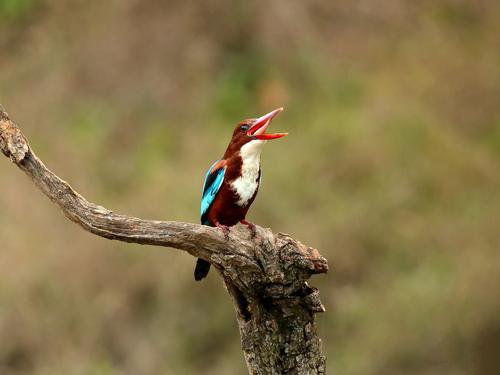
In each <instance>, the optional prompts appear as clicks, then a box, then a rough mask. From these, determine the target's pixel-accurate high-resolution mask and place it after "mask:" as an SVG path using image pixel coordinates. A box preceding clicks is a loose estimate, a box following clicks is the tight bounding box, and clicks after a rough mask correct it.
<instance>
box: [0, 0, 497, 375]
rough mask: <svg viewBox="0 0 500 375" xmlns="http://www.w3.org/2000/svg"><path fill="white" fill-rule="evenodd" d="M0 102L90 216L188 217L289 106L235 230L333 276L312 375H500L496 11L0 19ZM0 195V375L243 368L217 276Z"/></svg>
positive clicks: (208, 10)
mask: <svg viewBox="0 0 500 375" xmlns="http://www.w3.org/2000/svg"><path fill="white" fill-rule="evenodd" d="M0 103H2V104H3V105H4V106H5V107H6V109H7V110H8V112H9V113H10V115H11V117H12V118H13V119H14V120H15V121H16V122H17V123H18V124H20V125H21V127H22V129H23V131H24V132H25V134H26V135H27V137H28V138H29V140H30V141H31V144H32V146H33V147H34V149H35V151H36V152H37V153H38V155H39V156H40V157H41V158H42V160H44V162H45V163H46V164H47V165H48V166H49V168H51V169H53V170H54V171H55V172H56V173H57V174H59V175H60V176H61V177H62V178H64V179H66V180H68V181H69V182H70V183H71V184H72V185H73V187H74V188H75V189H77V190H78V191H80V192H81V193H83V194H84V195H85V196H86V197H87V198H89V199H90V200H92V201H95V202H98V203H99V204H102V205H104V206H106V207H108V208H111V209H113V210H115V211H118V212H123V213H127V214H131V215H135V216H141V217H145V218H152V219H168V220H180V221H190V222H197V221H198V210H199V198H200V189H201V184H202V179H203V176H204V173H205V170H206V168H207V167H208V166H209V165H210V164H211V163H212V161H213V160H216V159H217V158H219V157H220V156H221V155H222V153H223V151H224V149H225V146H226V144H227V142H228V138H229V136H230V133H231V129H232V128H233V126H234V125H235V123H236V122H237V121H239V120H241V119H244V118H248V117H255V116H258V115H261V114H263V113H266V112H267V111H269V110H271V109H274V108H276V107H278V106H284V107H285V108H286V110H285V112H283V113H282V114H281V115H280V116H279V117H278V118H277V119H276V121H275V122H274V123H273V125H272V128H273V130H275V131H289V132H290V136H288V137H287V138H284V139H283V140H280V141H276V142H272V143H269V144H268V145H267V146H266V147H265V150H264V153H263V160H262V162H263V171H264V179H263V186H262V189H261V191H260V193H259V197H258V199H257V200H256V203H255V204H254V206H253V207H252V210H251V212H250V215H249V218H250V219H251V220H252V221H254V222H256V223H258V224H260V225H262V226H266V227H271V228H273V229H274V230H275V231H284V232H287V233H290V234H292V235H293V236H294V237H296V238H298V239H300V240H302V241H303V242H305V243H307V244H309V245H311V246H314V247H316V248H318V249H319V250H320V251H321V252H322V253H323V254H324V255H325V256H326V257H327V258H328V259H329V262H330V267H331V271H330V272H329V274H328V275H325V276H319V277H316V278H313V280H312V284H314V285H316V286H318V287H319V288H320V290H321V293H322V298H323V301H324V303H325V305H326V308H327V313H326V314H322V315H319V316H318V323H319V331H320V335H321V336H322V338H323V342H324V350H325V352H326V354H327V356H328V369H329V373H332V374H338V375H376V374H377V375H378V374H380V375H382V374H384V375H387V374H430V375H432V374H436V375H437V374H456V375H465V374H479V375H483V374H486V375H489V374H491V375H494V374H495V375H497V374H499V373H500V251H499V250H500V249H499V243H500V185H499V184H500V2H498V1H496V0H490V1H488V0H471V1H465V0H439V1H436V0H428V1H418V2H417V1H411V0H361V1H349V0H336V1H333V0H332V1H330V0H304V1H299V0H272V1H263V0H258V1H223V0H211V1H194V0H182V1H177V0H171V1H160V0H150V1H142V0H113V1H98V0H85V1H84V0H72V1H56V0H1V1H0ZM0 176H1V177H0V178H1V182H2V183H1V194H0V247H1V251H0V373H1V374H201V373H203V374H222V375H224V374H244V373H245V372H246V368H245V365H244V361H243V357H242V353H241V351H240V344H239V335H238V330H237V326H236V322H235V318H234V312H233V309H232V306H231V303H230V300H229V298H228V296H227V295H226V292H225V291H224V289H223V287H222V284H221V282H220V280H218V278H217V276H216V274H215V273H213V272H212V273H211V274H210V276H209V277H208V280H206V281H204V282H203V283H195V282H194V281H193V276H192V274H193V266H194V259H193V258H192V257H190V256H188V255H186V254H184V253H182V252H179V251H174V250H171V249H165V248H154V247H141V246H135V245H130V244H123V243H118V242H110V241H106V240H103V239H100V238H97V237H94V236H92V235H90V234H88V233H86V232H84V231H82V230H81V229H80V228H78V227H77V226H75V225H74V224H72V223H70V222H69V221H68V220H67V219H66V218H65V217H64V216H63V215H62V214H61V213H60V211H59V210H58V209H57V208H56V207H55V206H54V205H53V204H51V203H50V202H49V201H48V200H47V199H46V198H45V197H44V196H42V195H41V194H40V193H39V192H38V191H37V190H36V189H35V187H34V186H33V184H32V183H31V182H30V181H29V180H28V179H27V178H26V177H25V176H24V175H23V174H22V173H21V172H20V171H18V170H17V169H16V168H14V167H13V166H12V165H11V164H10V163H9V162H8V160H6V159H2V160H0Z"/></svg>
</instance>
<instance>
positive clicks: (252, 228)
mask: <svg viewBox="0 0 500 375" xmlns="http://www.w3.org/2000/svg"><path fill="white" fill-rule="evenodd" d="M240 223H241V224H243V225H246V226H247V227H248V228H249V229H250V233H251V236H252V239H254V238H255V236H257V227H256V226H255V224H254V223H251V222H249V221H246V220H241V221H240Z"/></svg>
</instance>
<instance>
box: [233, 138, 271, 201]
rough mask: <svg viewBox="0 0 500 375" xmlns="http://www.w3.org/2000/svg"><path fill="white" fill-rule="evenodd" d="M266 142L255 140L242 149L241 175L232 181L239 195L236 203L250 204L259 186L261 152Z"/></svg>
mask: <svg viewBox="0 0 500 375" xmlns="http://www.w3.org/2000/svg"><path fill="white" fill-rule="evenodd" d="M264 143H265V141H261V140H253V141H250V142H248V143H247V144H245V145H244V146H243V147H242V148H241V150H240V156H241V159H242V160H243V165H242V166H241V176H240V177H238V178H237V179H236V180H234V181H233V182H232V183H231V188H232V189H233V190H234V191H235V192H236V194H237V195H238V197H239V200H238V201H237V202H236V204H238V206H240V207H244V206H246V205H247V204H248V202H249V201H250V199H252V197H253V195H254V194H255V191H256V190H257V187H258V186H259V181H258V178H259V170H260V153H261V151H262V146H263V145H264Z"/></svg>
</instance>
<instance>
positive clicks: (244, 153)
mask: <svg viewBox="0 0 500 375" xmlns="http://www.w3.org/2000/svg"><path fill="white" fill-rule="evenodd" d="M282 110H283V108H278V109H275V110H274V111H272V112H269V113H268V114H266V115H264V116H262V117H259V118H258V119H248V120H244V121H241V122H240V123H239V124H238V125H237V126H236V128H235V129H234V131H233V136H232V138H231V142H229V145H228V146H227V149H226V152H225V153H224V156H223V157H222V159H221V160H218V161H216V162H215V163H214V164H212V166H211V167H210V169H209V170H208V172H207V174H206V176H205V183H204V185H203V194H202V198H201V209H200V214H201V223H202V224H203V225H209V226H212V227H218V228H221V230H222V231H223V232H224V235H225V236H226V237H227V236H228V235H229V227H230V226H233V225H236V224H237V223H242V224H244V225H247V226H248V227H249V228H250V230H251V231H252V237H253V236H255V225H254V224H252V223H250V222H248V221H246V220H245V217H246V214H247V211H248V209H249V208H250V205H251V204H252V202H253V201H254V199H255V196H256V195H257V191H258V190H259V185H260V176H261V171H260V153H261V151H262V146H264V144H265V143H266V141H267V140H270V139H277V138H281V137H284V136H285V135H287V134H288V133H274V134H269V133H266V129H267V127H268V126H269V124H270V123H271V121H272V120H273V118H274V117H275V116H276V115H277V114H278V113H280V112H281V111H282ZM209 270H210V263H209V262H207V261H205V260H203V259H198V261H197V262H196V268H195V270H194V278H195V280H201V279H203V278H204V277H205V276H207V274H208V271H209Z"/></svg>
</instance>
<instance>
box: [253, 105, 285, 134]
mask: <svg viewBox="0 0 500 375" xmlns="http://www.w3.org/2000/svg"><path fill="white" fill-rule="evenodd" d="M282 110H283V107H281V108H277V109H275V110H274V111H271V112H269V113H268V114H266V115H264V116H262V117H259V118H258V119H257V120H255V122H254V123H253V125H252V126H251V128H250V129H248V132H247V134H248V135H249V136H252V137H254V138H256V139H260V140H268V139H277V138H281V137H284V136H285V135H288V133H274V134H268V133H266V129H267V127H268V126H269V124H270V123H271V121H272V120H273V118H274V117H276V115H277V114H278V113H280V112H281V111H282Z"/></svg>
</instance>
